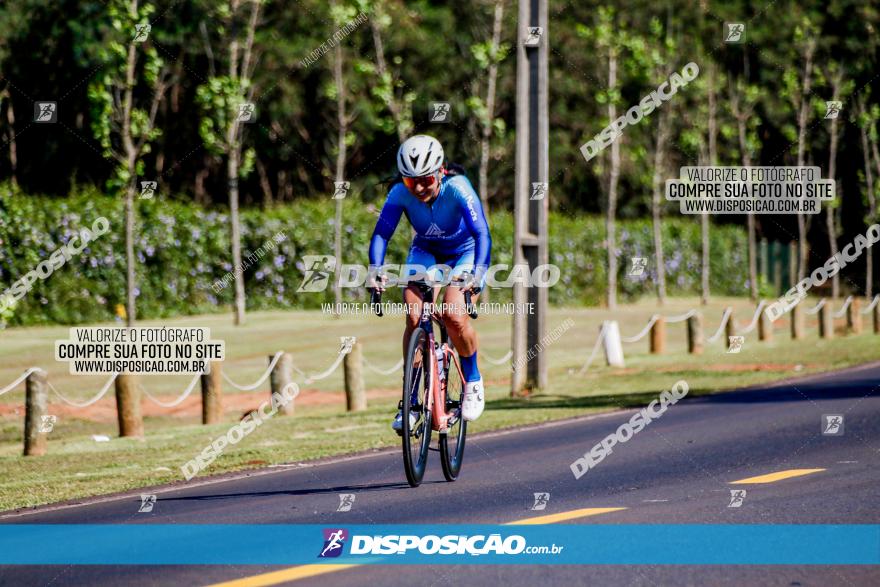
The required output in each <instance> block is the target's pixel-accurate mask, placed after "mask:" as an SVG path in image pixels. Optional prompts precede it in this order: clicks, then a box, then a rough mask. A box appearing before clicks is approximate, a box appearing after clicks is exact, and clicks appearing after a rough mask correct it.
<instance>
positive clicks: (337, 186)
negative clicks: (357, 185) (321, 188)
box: [333, 181, 351, 200]
mask: <svg viewBox="0 0 880 587" xmlns="http://www.w3.org/2000/svg"><path fill="white" fill-rule="evenodd" d="M349 187H351V182H348V181H334V182H333V190H334V191H333V199H334V200H344V199H345V196H346V195H348V189H349Z"/></svg>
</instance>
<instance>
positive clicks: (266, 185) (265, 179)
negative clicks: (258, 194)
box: [256, 158, 274, 208]
mask: <svg viewBox="0 0 880 587" xmlns="http://www.w3.org/2000/svg"><path fill="white" fill-rule="evenodd" d="M256 165H257V173H258V174H259V175H260V189H262V190H263V208H270V207H271V206H272V201H273V200H274V198H273V197H272V184H271V182H269V175H268V174H267V173H266V166H265V165H263V162H262V161H260V159H259V158H257V161H256Z"/></svg>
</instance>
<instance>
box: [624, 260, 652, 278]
mask: <svg viewBox="0 0 880 587" xmlns="http://www.w3.org/2000/svg"><path fill="white" fill-rule="evenodd" d="M647 268H648V258H647V257H632V267H630V269H629V275H630V277H640V276H641V275H643V274H644V273H645V269H647Z"/></svg>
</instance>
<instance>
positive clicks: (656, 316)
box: [620, 314, 660, 342]
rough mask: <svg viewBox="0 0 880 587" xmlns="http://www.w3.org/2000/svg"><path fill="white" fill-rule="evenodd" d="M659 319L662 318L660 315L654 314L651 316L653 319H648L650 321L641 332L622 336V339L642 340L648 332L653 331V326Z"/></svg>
mask: <svg viewBox="0 0 880 587" xmlns="http://www.w3.org/2000/svg"><path fill="white" fill-rule="evenodd" d="M659 319H660V315H659V314H654V315H653V316H651V319H650V320H649V321H648V323H647V324H646V325H645V327H644V328H643V329H642V331H641V332H639V333H638V334H636V335H635V336H621V337H620V340H622V341H623V342H637V341H639V340H641V339H642V338H644V337H645V335H646V334H648V333H649V332H651V327H653V326H654V323H655V322H657V320H659Z"/></svg>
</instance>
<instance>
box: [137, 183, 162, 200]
mask: <svg viewBox="0 0 880 587" xmlns="http://www.w3.org/2000/svg"><path fill="white" fill-rule="evenodd" d="M158 185H159V182H156V181H142V182H141V198H140V199H141V200H152V199H153V195H155V193H156V187H158Z"/></svg>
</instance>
